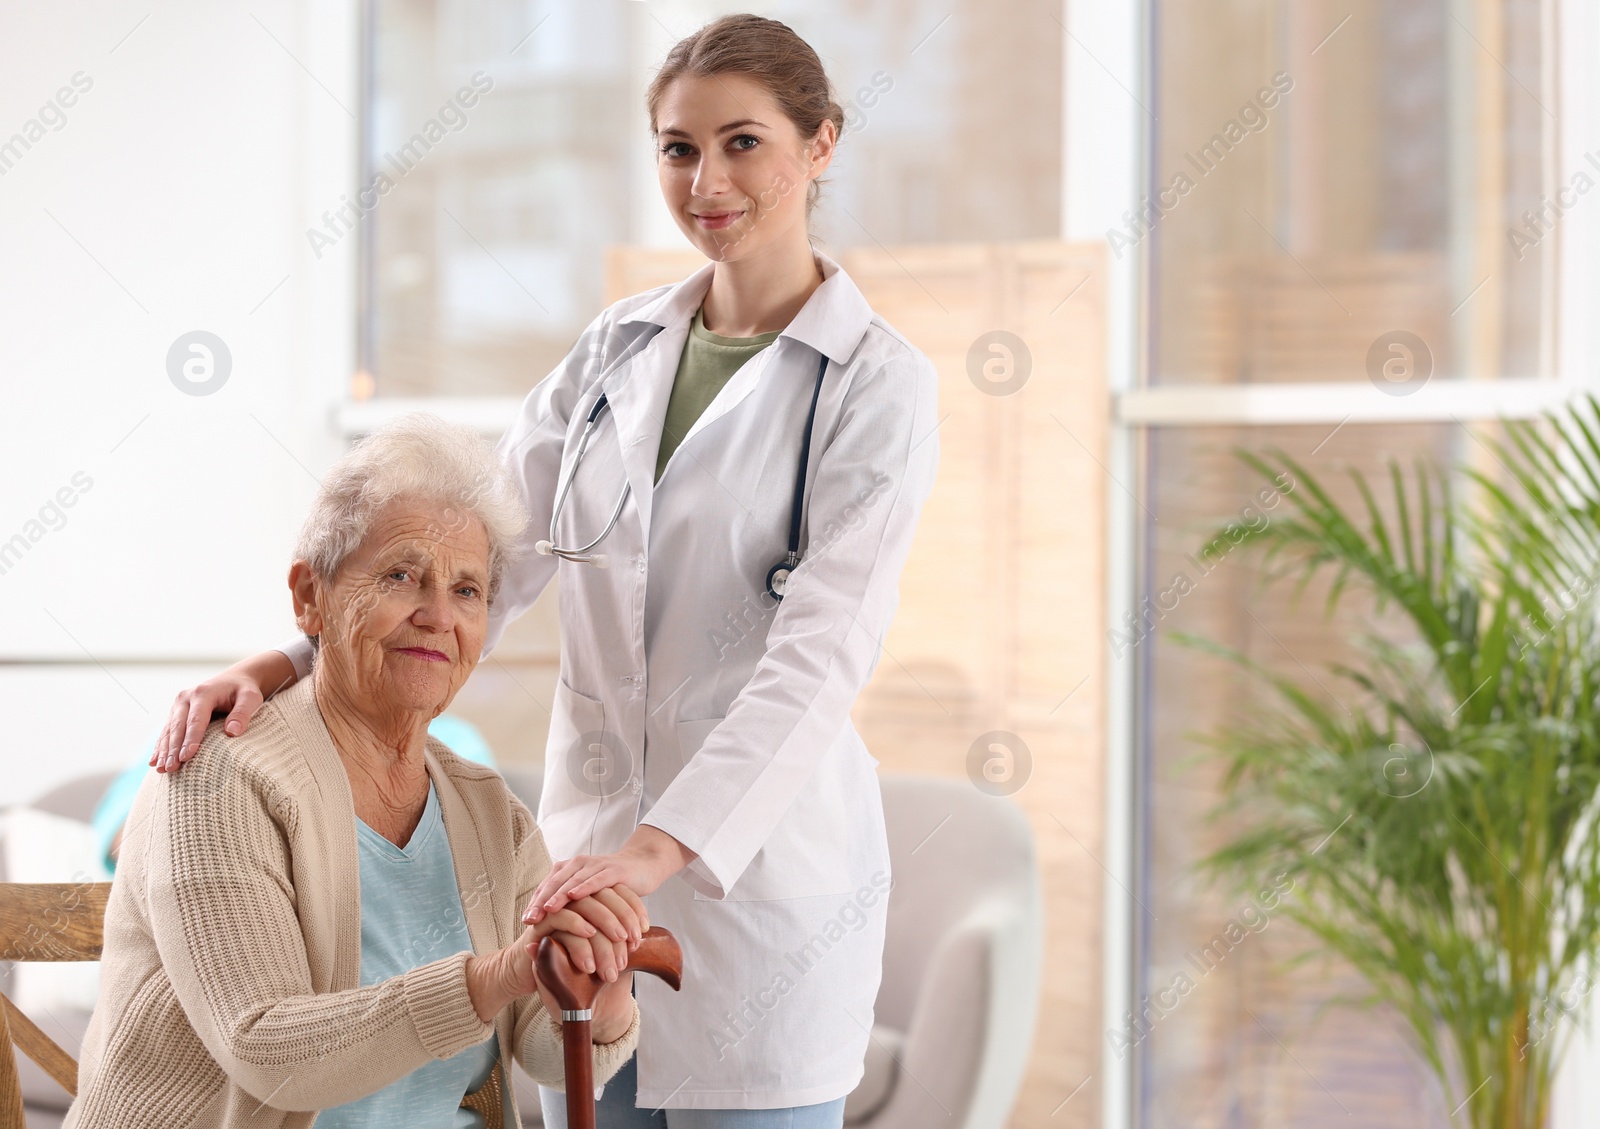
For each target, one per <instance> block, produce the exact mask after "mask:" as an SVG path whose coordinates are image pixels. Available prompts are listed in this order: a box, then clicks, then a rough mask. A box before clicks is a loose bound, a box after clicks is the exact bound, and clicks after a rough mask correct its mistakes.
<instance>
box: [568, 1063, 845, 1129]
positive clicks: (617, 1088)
mask: <svg viewBox="0 0 1600 1129" xmlns="http://www.w3.org/2000/svg"><path fill="white" fill-rule="evenodd" d="M634 1062H635V1060H634V1059H632V1058H630V1059H629V1060H628V1061H627V1062H626V1063H624V1064H623V1066H622V1069H621V1070H619V1071H617V1072H616V1074H615V1075H613V1076H612V1078H611V1081H609V1082H607V1083H606V1089H605V1093H603V1094H602V1095H601V1096H600V1100H599V1101H598V1102H596V1103H595V1107H594V1125H595V1129H840V1127H841V1126H843V1125H844V1099H843V1098H835V1099H834V1100H833V1101H831V1102H818V1103H817V1104H816V1105H801V1106H790V1107H788V1108H786V1109H657V1110H648V1109H639V1108H637V1107H635V1106H634V1104H633V1103H634V1099H635V1098H636V1097H637V1095H638V1093H639V1075H638V1072H637V1070H636V1069H635V1068H634ZM539 1105H540V1108H542V1109H543V1110H544V1124H545V1129H567V1095H565V1094H563V1093H562V1092H561V1091H560V1090H552V1089H550V1088H549V1087H548V1086H540V1087H539Z"/></svg>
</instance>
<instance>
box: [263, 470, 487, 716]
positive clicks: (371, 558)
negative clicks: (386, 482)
mask: <svg viewBox="0 0 1600 1129" xmlns="http://www.w3.org/2000/svg"><path fill="white" fill-rule="evenodd" d="M296 569H297V572H296V573H291V585H292V586H295V588H296V605H297V606H296V612H297V616H298V618H299V620H300V626H301V629H302V630H304V631H305V632H306V633H307V634H314V635H317V636H319V640H318V649H319V654H318V657H317V663H318V667H319V669H320V671H321V677H325V678H327V679H329V680H331V682H330V684H331V686H333V687H336V688H337V691H338V692H339V693H340V695H341V698H342V700H343V701H344V702H345V704H346V705H348V706H351V707H352V708H356V709H358V710H360V711H361V712H363V713H371V714H374V715H375V717H377V718H380V719H383V718H393V717H395V716H398V715H399V714H403V713H414V714H420V715H421V716H422V718H423V720H428V719H432V718H433V717H435V716H437V715H438V714H439V713H441V712H442V711H443V710H444V708H445V707H446V706H447V705H449V703H450V700H451V699H452V698H453V697H455V694H456V691H457V690H459V689H460V688H461V684H462V683H463V682H465V681H466V680H467V675H469V674H471V673H472V668H473V667H475V666H476V665H477V664H478V658H479V655H480V653H481V652H482V650H483V640H484V635H485V633H486V631H487V628H488V622H489V604H488V593H489V536H488V533H487V531H486V530H485V529H484V527H483V523H482V522H481V521H479V520H478V519H477V518H476V517H473V516H472V515H470V514H464V513H462V512H460V511H456V510H452V509H447V508H443V507H440V506H437V505H429V504H426V503H417V502H408V501H398V502H395V503H393V504H391V505H390V506H388V507H387V508H386V509H385V510H384V511H383V512H382V513H380V514H379V515H378V518H377V520H375V521H374V522H373V523H372V528H371V530H370V531H369V532H368V534H367V537H366V540H364V541H363V542H362V543H361V545H360V547H359V548H357V550H356V551H355V552H354V553H352V554H350V556H349V557H348V558H347V559H346V560H345V562H344V565H343V566H342V567H341V568H340V570H339V575H338V576H337V577H335V578H334V580H333V582H332V583H331V584H327V583H324V582H323V581H321V580H318V579H316V578H314V577H311V576H310V570H309V569H308V568H304V565H303V562H300V563H297V565H296ZM296 575H299V576H300V577H301V579H300V581H299V583H298V584H297V583H296V581H295V576H296ZM302 592H306V593H307V595H308V597H309V598H306V599H302Z"/></svg>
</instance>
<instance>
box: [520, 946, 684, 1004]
mask: <svg viewBox="0 0 1600 1129" xmlns="http://www.w3.org/2000/svg"><path fill="white" fill-rule="evenodd" d="M595 940H597V941H603V940H605V938H602V937H596V938H595ZM534 968H535V969H536V970H537V971H538V973H539V981H540V982H541V983H542V984H544V986H545V987H546V988H549V989H550V994H551V995H552V996H554V997H555V998H556V1002H557V1003H559V1004H560V1005H561V1006H562V1008H563V1009H564V1010H567V1011H586V1010H588V1009H589V1008H590V1007H592V1006H593V1004H594V998H595V996H597V995H599V993H600V989H601V988H602V987H603V986H604V985H605V981H603V980H601V979H600V977H599V975H598V974H597V973H590V972H585V971H583V970H582V969H581V968H579V967H578V966H577V965H575V964H573V963H572V958H571V957H570V956H568V955H567V950H566V946H564V945H563V944H562V943H561V942H560V941H557V940H556V939H555V938H554V937H546V938H544V940H542V941H540V942H539V952H538V954H537V956H535V958H534ZM624 971H627V972H648V973H650V974H651V975H652V976H658V977H660V978H661V979H662V980H665V981H666V982H667V984H668V985H670V986H671V988H672V990H673V991H674V992H676V991H677V990H678V989H679V988H680V987H681V986H682V983H683V950H682V949H681V948H679V946H678V939H677V938H676V937H674V936H673V935H672V934H671V933H669V932H667V931H666V930H665V929H663V928H661V927H660V926H659V925H653V926H651V927H650V928H649V929H648V930H646V931H645V935H644V939H643V940H642V941H640V943H639V947H638V948H637V949H635V950H633V952H631V953H629V954H628V964H627V967H626V968H625V969H624Z"/></svg>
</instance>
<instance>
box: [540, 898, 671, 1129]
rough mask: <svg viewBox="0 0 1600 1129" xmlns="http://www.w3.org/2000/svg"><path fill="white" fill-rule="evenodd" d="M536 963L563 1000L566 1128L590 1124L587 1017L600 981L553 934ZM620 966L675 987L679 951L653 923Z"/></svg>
mask: <svg viewBox="0 0 1600 1129" xmlns="http://www.w3.org/2000/svg"><path fill="white" fill-rule="evenodd" d="M534 967H535V968H536V969H537V970H538V973H539V980H540V981H541V982H542V983H543V984H544V985H545V987H547V988H549V989H550V994H551V995H552V996H554V997H555V998H556V1002H557V1003H559V1004H560V1005H561V1049H562V1054H563V1056H564V1058H565V1061H566V1088H567V1129H594V1041H593V1035H592V1034H591V1032H590V1022H591V1020H592V1019H593V1016H594V1011H593V1007H594V998H595V996H596V995H598V994H599V992H600V987H601V984H602V983H603V981H602V980H601V979H600V977H599V975H598V974H595V973H589V972H583V971H581V970H580V969H578V968H576V967H574V965H573V963H572V960H571V958H570V957H568V956H567V950H566V949H565V948H563V947H562V945H561V943H560V942H559V941H557V940H556V939H555V938H554V937H546V938H545V939H544V940H543V941H541V942H540V943H539V953H538V955H537V956H536V957H535V958H534ZM624 971H629V972H648V973H650V974H651V975H652V976H659V977H661V979H663V980H665V981H666V982H667V984H668V985H669V986H670V987H671V988H672V990H673V991H674V992H676V991H677V990H678V988H679V985H680V983H681V979H682V976H683V950H682V949H680V948H679V947H678V939H677V938H676V937H674V936H673V935H672V934H671V933H668V932H667V931H666V930H665V929H662V928H661V927H660V926H651V927H650V928H649V929H648V930H647V931H646V932H645V935H644V940H643V941H641V942H640V944H639V947H638V948H637V949H635V950H634V951H633V952H632V953H631V954H629V956H628V964H627V967H626V968H625V969H624Z"/></svg>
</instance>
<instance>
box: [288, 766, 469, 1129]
mask: <svg viewBox="0 0 1600 1129" xmlns="http://www.w3.org/2000/svg"><path fill="white" fill-rule="evenodd" d="M356 846H357V848H358V850H359V853H360V856H361V983H362V984H363V985H366V984H376V983H377V982H378V981H380V980H387V979H389V978H390V977H393V976H399V975H400V974H401V973H404V972H409V971H410V970H411V969H413V968H416V967H417V966H418V965H423V964H428V963H430V962H431V961H435V960H439V959H441V958H443V957H447V956H450V955H452V954H454V953H459V952H462V951H463V950H469V949H471V948H472V940H471V938H469V937H468V935H467V919H466V917H465V915H464V914H463V913H462V911H461V892H460V890H459V889H458V887H457V884H456V871H455V860H454V858H453V857H452V856H451V854H450V838H449V836H448V835H446V834H445V830H444V820H443V819H442V818H440V815H439V797H438V795H437V793H435V792H434V789H433V782H432V781H431V780H430V781H429V782H428V803H427V806H426V807H424V808H423V810H422V822H421V823H419V824H417V829H416V830H415V831H413V832H412V833H411V838H410V839H409V840H407V842H406V845H405V846H404V847H397V846H395V845H394V844H393V843H391V842H389V840H387V839H385V838H384V837H383V836H382V835H379V834H378V833H377V832H376V831H374V830H373V829H372V828H370V827H368V826H367V825H366V824H365V823H363V822H361V820H360V818H357V819H356ZM498 1057H499V1051H498V1047H497V1044H496V1041H495V1038H494V1036H492V1035H491V1036H490V1037H489V1038H487V1039H485V1040H484V1041H483V1042H482V1043H479V1044H478V1045H477V1046H475V1047H468V1048H467V1049H466V1050H464V1051H462V1052H461V1053H460V1054H457V1055H455V1056H454V1057H452V1058H447V1059H435V1060H434V1061H432V1062H429V1063H425V1064H423V1065H422V1066H419V1067H417V1069H415V1070H413V1071H412V1072H411V1073H410V1074H407V1075H406V1076H405V1077H403V1078H400V1079H397V1080H396V1081H394V1082H391V1083H390V1084H389V1085H387V1086H385V1087H384V1088H383V1089H381V1090H378V1091H376V1092H375V1093H371V1094H368V1095H367V1096H366V1097H364V1098H361V1099H359V1100H357V1101H353V1102H349V1103H347V1104H345V1105H341V1106H335V1107H334V1108H333V1109H327V1110H323V1111H322V1112H321V1113H319V1114H318V1115H317V1129H380V1127H381V1129H483V1118H481V1117H479V1116H478V1115H477V1114H476V1113H473V1112H472V1111H470V1110H465V1109H461V1108H459V1107H460V1105H461V1098H462V1096H463V1095H465V1094H467V1093H470V1092H471V1091H473V1090H476V1089H477V1088H478V1087H479V1086H481V1085H483V1083H484V1082H485V1081H486V1080H487V1079H488V1077H489V1075H490V1074H491V1073H492V1072H493V1070H494V1064H495V1060H496V1059H497V1058H498ZM495 1129H499V1127H498V1126H496V1127H495Z"/></svg>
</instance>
